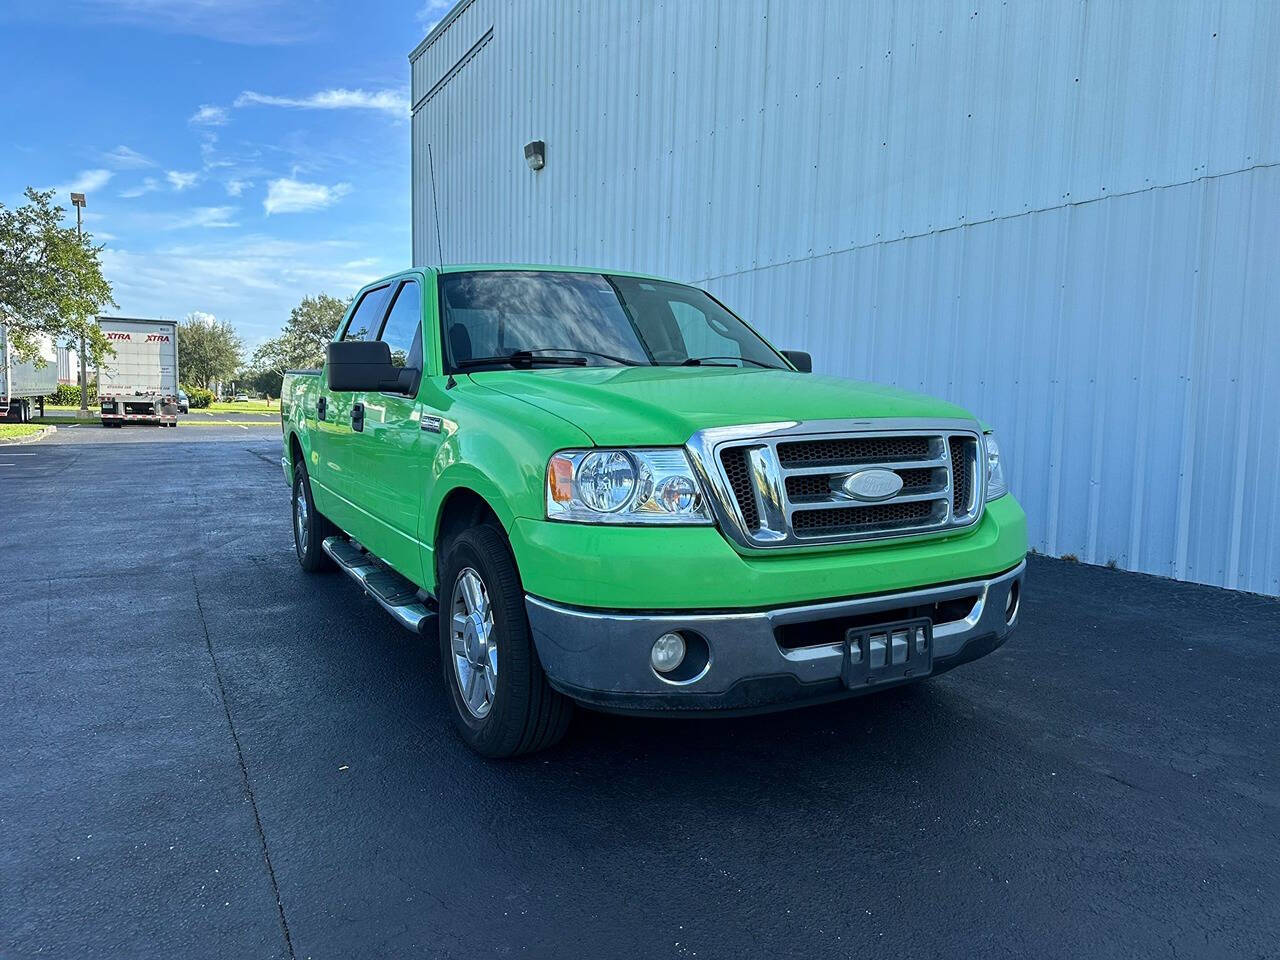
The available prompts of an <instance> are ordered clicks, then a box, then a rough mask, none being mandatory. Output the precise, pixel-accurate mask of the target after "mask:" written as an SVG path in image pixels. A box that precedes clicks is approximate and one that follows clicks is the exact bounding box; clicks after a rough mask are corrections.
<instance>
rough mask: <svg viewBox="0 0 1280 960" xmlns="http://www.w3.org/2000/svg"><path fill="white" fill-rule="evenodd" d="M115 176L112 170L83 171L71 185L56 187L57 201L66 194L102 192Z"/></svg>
mask: <svg viewBox="0 0 1280 960" xmlns="http://www.w3.org/2000/svg"><path fill="white" fill-rule="evenodd" d="M113 176H115V174H113V173H112V172H111V171H110V170H81V171H80V173H78V174H77V175H76V178H75V179H74V180H72V181H71V182H70V183H67V184H63V185H61V186H57V187H54V188H53V190H54V192H55V193H56V194H57V197H56V198H55V199H58V200H61V199H62V195H63V194H64V193H92V192H93V191H95V190H101V189H102V188H103V187H105V186H106V185H107V184H108V183H110V182H111V178H112V177H113Z"/></svg>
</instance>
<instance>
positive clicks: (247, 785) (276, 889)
mask: <svg viewBox="0 0 1280 960" xmlns="http://www.w3.org/2000/svg"><path fill="white" fill-rule="evenodd" d="M191 587H192V589H193V590H194V591H195V595H196V614H197V615H198V616H199V617H200V629H201V630H203V631H204V646H205V649H206V650H207V651H208V653H209V662H210V663H211V664H212V665H213V676H214V678H215V679H216V680H217V681H218V697H219V699H220V700H221V701H222V712H223V713H224V714H225V715H226V717H227V728H228V729H229V730H230V731H231V742H232V743H233V744H235V748H236V761H237V762H238V763H239V764H240V779H241V781H242V782H243V783H244V792H245V796H247V797H248V798H249V806H250V807H251V808H252V810H253V825H254V827H255V829H256V830H257V831H258V842H259V843H260V844H261V845H262V860H263V862H264V863H265V864H266V865H267V878H268V879H269V880H270V881H271V892H272V894H274V896H275V898H276V913H277V915H278V916H279V918H280V932H281V933H282V934H284V946H285V951H286V952H287V953H288V955H289V960H296V957H297V954H295V953H294V952H293V937H291V936H290V935H289V921H288V919H287V918H286V917H285V915H284V900H283V899H282V898H281V896H280V885H279V884H278V883H276V871H275V867H273V866H272V865H271V851H270V850H269V849H268V848H267V834H266V831H265V830H263V829H262V816H261V815H260V814H259V813H258V798H257V797H256V796H255V795H254V793H253V784H252V783H251V782H250V781H249V767H248V765H247V764H246V763H245V762H244V751H243V750H242V749H241V748H240V735H239V734H238V733H237V732H236V725H235V721H234V720H232V719H231V707H230V706H229V705H228V703H227V688H226V684H224V683H223V681H222V668H221V667H220V666H218V658H217V656H216V655H215V654H214V652H213V640H212V639H210V637H209V624H208V622H207V621H206V620H205V618H204V606H203V605H202V604H201V602H200V585H199V584H198V583H197V582H196V578H195V575H194V574H193V575H192V577H191Z"/></svg>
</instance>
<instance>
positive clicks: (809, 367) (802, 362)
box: [782, 350, 813, 373]
mask: <svg viewBox="0 0 1280 960" xmlns="http://www.w3.org/2000/svg"><path fill="white" fill-rule="evenodd" d="M782 355H783V356H784V357H786V358H787V359H788V360H790V361H791V365H792V366H793V367H795V368H796V369H797V370H799V371H800V372H801V373H813V357H811V356H809V354H807V353H805V352H804V351H803V350H783V351H782Z"/></svg>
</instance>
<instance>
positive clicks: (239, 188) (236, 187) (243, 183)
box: [227, 180, 253, 197]
mask: <svg viewBox="0 0 1280 960" xmlns="http://www.w3.org/2000/svg"><path fill="white" fill-rule="evenodd" d="M252 186H253V181H252V180H228V181H227V196H228V197H238V196H240V194H242V193H244V192H245V190H246V189H247V188H248V187H252Z"/></svg>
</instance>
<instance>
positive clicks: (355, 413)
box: [351, 402, 364, 432]
mask: <svg viewBox="0 0 1280 960" xmlns="http://www.w3.org/2000/svg"><path fill="white" fill-rule="evenodd" d="M351 429H352V430H355V431H357V432H363V431H364V404H363V403H358V402H357V403H353V404H352V405H351Z"/></svg>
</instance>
